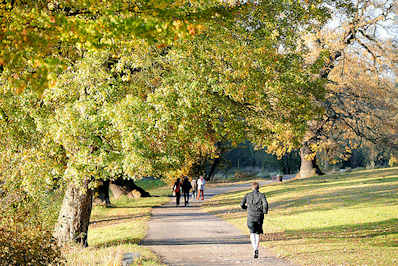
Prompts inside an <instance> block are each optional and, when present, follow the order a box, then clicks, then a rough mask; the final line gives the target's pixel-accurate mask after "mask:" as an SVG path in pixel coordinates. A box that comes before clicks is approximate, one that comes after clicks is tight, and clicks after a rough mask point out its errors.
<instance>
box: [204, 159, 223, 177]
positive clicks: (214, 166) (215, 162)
mask: <svg viewBox="0 0 398 266" xmlns="http://www.w3.org/2000/svg"><path fill="white" fill-rule="evenodd" d="M220 162H221V159H220V158H215V159H214V160H213V163H212V165H211V167H210V171H209V174H208V175H207V179H208V180H213V179H214V175H215V174H216V169H217V166H218V165H219V164H220Z"/></svg>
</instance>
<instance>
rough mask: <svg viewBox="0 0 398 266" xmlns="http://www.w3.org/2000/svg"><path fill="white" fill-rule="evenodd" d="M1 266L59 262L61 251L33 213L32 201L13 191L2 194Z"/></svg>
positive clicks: (60, 262)
mask: <svg viewBox="0 0 398 266" xmlns="http://www.w3.org/2000/svg"><path fill="white" fill-rule="evenodd" d="M2 196H4V197H2V198H1V207H0V210H1V211H0V265H49V264H52V265H59V264H63V262H64V260H63V258H62V255H61V250H60V248H59V246H58V245H57V243H56V241H55V240H54V238H53V236H52V230H51V228H50V230H49V228H48V227H47V226H46V223H45V221H43V220H41V219H39V218H37V216H36V215H35V214H34V213H33V212H32V210H34V209H35V206H34V205H35V203H33V202H32V199H31V198H29V197H28V196H27V195H26V193H24V192H22V191H20V190H16V191H13V192H11V193H6V195H2Z"/></svg>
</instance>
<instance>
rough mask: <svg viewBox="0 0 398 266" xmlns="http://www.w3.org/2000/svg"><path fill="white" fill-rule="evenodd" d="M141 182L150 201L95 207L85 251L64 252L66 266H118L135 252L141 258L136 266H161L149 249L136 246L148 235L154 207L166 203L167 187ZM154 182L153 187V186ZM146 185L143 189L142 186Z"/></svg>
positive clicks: (138, 200)
mask: <svg viewBox="0 0 398 266" xmlns="http://www.w3.org/2000/svg"><path fill="white" fill-rule="evenodd" d="M149 182H150V184H144V185H142V184H143V183H144V182H141V183H140V186H143V187H146V189H148V187H149V188H150V189H148V191H149V192H150V193H151V194H152V195H154V197H150V198H140V199H129V198H127V197H124V196H122V197H121V198H120V199H118V200H115V199H111V201H112V205H113V208H106V207H103V206H95V207H94V208H93V212H92V216H91V225H90V227H89V232H88V244H89V247H88V248H85V249H83V248H81V247H76V246H74V247H70V248H69V249H68V250H66V252H65V254H66V258H67V260H68V265H121V260H122V258H123V254H125V253H129V252H138V253H140V255H141V259H140V260H139V261H138V262H137V263H136V264H135V265H162V264H161V263H160V261H159V258H157V257H156V255H154V254H153V253H152V252H151V251H150V250H148V249H146V248H144V247H142V246H140V245H139V243H140V241H141V240H142V239H143V238H144V237H145V235H146V232H147V223H148V221H149V219H150V216H151V210H152V207H154V206H159V205H162V204H164V203H166V202H167V201H168V200H169V198H168V197H167V193H168V192H169V188H167V187H160V185H162V184H161V183H160V182H157V183H155V182H152V181H149ZM154 183H155V184H154ZM145 185H146V186H145Z"/></svg>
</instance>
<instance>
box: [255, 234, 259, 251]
mask: <svg viewBox="0 0 398 266" xmlns="http://www.w3.org/2000/svg"><path fill="white" fill-rule="evenodd" d="M254 244H255V250H258V247H259V245H260V234H254Z"/></svg>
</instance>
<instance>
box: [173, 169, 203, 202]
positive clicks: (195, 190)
mask: <svg viewBox="0 0 398 266" xmlns="http://www.w3.org/2000/svg"><path fill="white" fill-rule="evenodd" d="M205 184H206V180H205V179H204V178H203V176H200V177H199V179H194V178H192V180H191V181H189V179H188V177H187V176H184V178H183V180H182V182H181V179H180V178H177V180H176V182H175V183H174V185H173V195H175V197H176V206H179V205H180V199H181V192H182V195H183V196H184V206H185V207H187V206H188V205H189V197H190V192H191V190H192V199H194V198H196V199H197V200H199V199H202V200H204V199H205V197H204V190H205Z"/></svg>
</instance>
